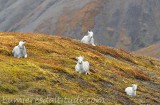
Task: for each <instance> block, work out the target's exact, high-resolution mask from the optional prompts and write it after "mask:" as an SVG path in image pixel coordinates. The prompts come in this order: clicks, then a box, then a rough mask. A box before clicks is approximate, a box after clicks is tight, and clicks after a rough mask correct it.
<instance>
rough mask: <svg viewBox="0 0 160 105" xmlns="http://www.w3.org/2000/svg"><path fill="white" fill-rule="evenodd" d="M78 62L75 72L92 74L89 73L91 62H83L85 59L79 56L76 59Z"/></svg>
mask: <svg viewBox="0 0 160 105" xmlns="http://www.w3.org/2000/svg"><path fill="white" fill-rule="evenodd" d="M76 59H77V60H78V62H77V64H76V66H75V71H76V72H79V73H80V74H81V73H85V74H90V73H89V62H88V61H83V59H84V57H82V56H79V57H77V58H76Z"/></svg>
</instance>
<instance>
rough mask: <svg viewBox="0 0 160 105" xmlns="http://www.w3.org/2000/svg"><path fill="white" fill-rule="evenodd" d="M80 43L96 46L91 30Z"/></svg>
mask: <svg viewBox="0 0 160 105" xmlns="http://www.w3.org/2000/svg"><path fill="white" fill-rule="evenodd" d="M81 42H82V43H86V44H91V45H92V46H96V45H95V44H94V38H93V32H92V31H91V30H89V31H88V35H85V36H84V37H83V38H82V40H81Z"/></svg>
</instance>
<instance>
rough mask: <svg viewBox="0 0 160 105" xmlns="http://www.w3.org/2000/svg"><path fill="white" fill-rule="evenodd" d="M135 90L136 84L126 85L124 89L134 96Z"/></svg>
mask: <svg viewBox="0 0 160 105" xmlns="http://www.w3.org/2000/svg"><path fill="white" fill-rule="evenodd" d="M136 90H137V85H136V84H132V87H127V88H126V89H125V92H126V94H127V95H129V96H136Z"/></svg>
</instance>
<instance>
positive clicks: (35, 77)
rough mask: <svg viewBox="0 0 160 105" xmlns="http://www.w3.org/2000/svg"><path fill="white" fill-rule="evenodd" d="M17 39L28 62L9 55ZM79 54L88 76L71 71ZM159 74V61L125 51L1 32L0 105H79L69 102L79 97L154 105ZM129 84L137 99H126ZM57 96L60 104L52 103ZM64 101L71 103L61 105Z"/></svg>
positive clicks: (94, 101) (103, 104) (101, 103)
mask: <svg viewBox="0 0 160 105" xmlns="http://www.w3.org/2000/svg"><path fill="white" fill-rule="evenodd" d="M20 40H26V42H27V43H26V48H27V52H28V58H26V59H16V58H14V57H13V56H12V55H11V51H12V49H13V47H14V46H15V45H17V43H18V42H19V41H20ZM79 55H83V56H84V57H85V60H87V61H89V62H90V66H91V68H90V71H91V75H85V74H79V73H77V72H75V70H74V67H75V64H76V59H75V57H77V56H79ZM159 71H160V61H159V60H157V59H153V58H147V57H142V56H136V55H133V54H130V53H128V52H126V51H124V50H117V49H113V48H110V47H105V46H96V47H93V46H90V45H86V44H82V43H80V42H79V41H77V40H73V39H69V38H65V37H59V36H49V35H42V34H33V33H0V101H1V104H7V103H8V102H10V103H12V104H13V103H16V104H20V105H23V104H24V103H27V105H28V104H33V103H35V104H42V105H44V104H45V105H47V104H49V105H52V104H53V103H57V104H64V103H66V104H71V103H72V104H77V101H73V100H74V99H75V98H78V97H79V98H81V99H82V101H78V102H79V104H80V102H82V103H83V104H92V105H97V104H99V105H112V104H120V105H140V104H150V105H158V104H160V100H159V99H160V93H159V91H160V87H159V86H160V85H159V84H160V78H159V77H160V72H159ZM133 83H134V84H138V90H137V96H136V97H129V96H127V95H126V94H125V93H124V89H125V88H126V87H128V86H131V84H133ZM57 97H59V98H61V99H60V100H61V101H58V99H57V100H54V99H55V98H57ZM66 98H67V99H72V102H71V101H69V102H68V101H64V100H65V99H66ZM25 99H26V100H25ZM27 100H28V101H27ZM51 102H52V104H51ZM82 103H81V104H82Z"/></svg>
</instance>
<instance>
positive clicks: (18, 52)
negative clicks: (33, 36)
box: [12, 41, 27, 58]
mask: <svg viewBox="0 0 160 105" xmlns="http://www.w3.org/2000/svg"><path fill="white" fill-rule="evenodd" d="M12 54H13V56H14V57H15V58H27V53H26V48H25V42H24V41H20V42H19V45H18V46H15V47H14V49H13V51H12Z"/></svg>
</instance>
